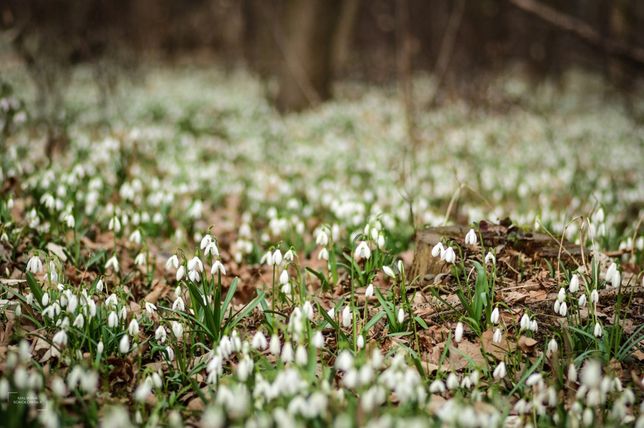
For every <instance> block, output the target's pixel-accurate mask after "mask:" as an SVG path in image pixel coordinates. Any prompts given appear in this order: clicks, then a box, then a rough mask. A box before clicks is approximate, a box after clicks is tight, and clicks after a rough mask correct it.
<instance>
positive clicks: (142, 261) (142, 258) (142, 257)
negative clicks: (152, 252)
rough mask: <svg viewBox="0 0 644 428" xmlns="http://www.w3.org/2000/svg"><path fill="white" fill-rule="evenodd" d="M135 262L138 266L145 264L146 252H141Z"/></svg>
mask: <svg viewBox="0 0 644 428" xmlns="http://www.w3.org/2000/svg"><path fill="white" fill-rule="evenodd" d="M134 264H135V265H137V266H145V254H143V253H139V254H138V255H137V256H136V258H135V259H134Z"/></svg>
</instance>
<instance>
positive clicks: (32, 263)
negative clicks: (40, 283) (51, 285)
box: [27, 256, 43, 274]
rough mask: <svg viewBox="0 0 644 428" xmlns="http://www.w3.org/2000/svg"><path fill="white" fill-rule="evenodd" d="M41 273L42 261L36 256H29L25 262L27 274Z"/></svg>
mask: <svg viewBox="0 0 644 428" xmlns="http://www.w3.org/2000/svg"><path fill="white" fill-rule="evenodd" d="M42 271H43V265H42V261H41V260H40V257H38V256H31V258H30V259H29V260H28V261H27V272H31V273H33V274H38V273H40V272H42Z"/></svg>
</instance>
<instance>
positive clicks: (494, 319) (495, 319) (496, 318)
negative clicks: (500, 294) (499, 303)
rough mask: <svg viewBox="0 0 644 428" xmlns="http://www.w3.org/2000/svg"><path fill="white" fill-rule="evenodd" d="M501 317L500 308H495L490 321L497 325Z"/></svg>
mask: <svg viewBox="0 0 644 428" xmlns="http://www.w3.org/2000/svg"><path fill="white" fill-rule="evenodd" d="M499 318H500V314H499V308H494V310H493V311H492V314H491V315H490V322H491V323H492V324H495V325H496V324H498V323H499Z"/></svg>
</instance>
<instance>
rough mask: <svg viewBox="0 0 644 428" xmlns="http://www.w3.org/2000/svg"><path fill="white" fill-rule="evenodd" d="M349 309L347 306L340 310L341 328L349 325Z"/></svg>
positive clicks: (350, 317)
mask: <svg viewBox="0 0 644 428" xmlns="http://www.w3.org/2000/svg"><path fill="white" fill-rule="evenodd" d="M351 320H352V316H351V308H350V307H349V306H348V305H347V306H345V307H344V309H343V310H342V326H343V327H349V326H350V325H351Z"/></svg>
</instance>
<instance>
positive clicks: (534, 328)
mask: <svg viewBox="0 0 644 428" xmlns="http://www.w3.org/2000/svg"><path fill="white" fill-rule="evenodd" d="M529 330H530V331H532V332H533V333H536V332H537V331H538V330H539V324H537V320H531V321H530V327H529Z"/></svg>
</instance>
